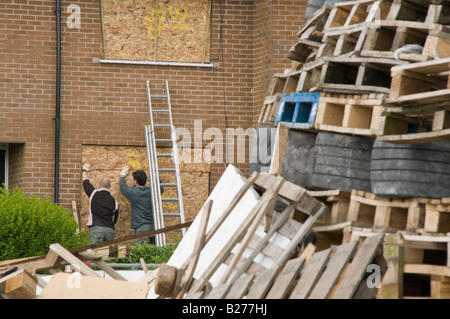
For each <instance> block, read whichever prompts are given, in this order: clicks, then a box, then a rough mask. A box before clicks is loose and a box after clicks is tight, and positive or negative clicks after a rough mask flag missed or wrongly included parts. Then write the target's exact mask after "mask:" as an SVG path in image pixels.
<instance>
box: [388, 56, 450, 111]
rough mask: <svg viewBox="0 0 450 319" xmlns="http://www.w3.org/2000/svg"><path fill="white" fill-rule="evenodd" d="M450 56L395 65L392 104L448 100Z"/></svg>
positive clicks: (389, 100)
mask: <svg viewBox="0 0 450 319" xmlns="http://www.w3.org/2000/svg"><path fill="white" fill-rule="evenodd" d="M449 70H450V58H445V59H440V60H434V61H427V62H421V63H413V64H408V65H399V66H394V67H393V68H392V70H391V75H392V85H391V91H390V94H389V99H388V100H387V101H386V103H387V104H388V105H390V106H419V105H430V104H433V103H439V102H443V101H448V99H449V97H450V82H449V74H448V71H449Z"/></svg>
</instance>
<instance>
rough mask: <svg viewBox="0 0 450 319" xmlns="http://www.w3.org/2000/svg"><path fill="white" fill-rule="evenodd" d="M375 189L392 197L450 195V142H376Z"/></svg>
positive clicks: (372, 171)
mask: <svg viewBox="0 0 450 319" xmlns="http://www.w3.org/2000/svg"><path fill="white" fill-rule="evenodd" d="M370 176H371V183H372V192H373V193H374V194H376V195H380V196H381V195H383V196H391V197H425V198H441V197H449V196H450V142H440V143H426V144H392V143H385V142H381V141H376V142H375V143H374V147H373V151H372V159H371V171H370Z"/></svg>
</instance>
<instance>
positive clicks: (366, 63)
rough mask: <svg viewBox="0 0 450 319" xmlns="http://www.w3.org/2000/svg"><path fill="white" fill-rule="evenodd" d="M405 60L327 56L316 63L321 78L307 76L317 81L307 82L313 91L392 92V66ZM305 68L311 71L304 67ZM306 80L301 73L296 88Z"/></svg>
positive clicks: (304, 69)
mask: <svg viewBox="0 0 450 319" xmlns="http://www.w3.org/2000/svg"><path fill="white" fill-rule="evenodd" d="M404 63H405V62H404V61H398V60H392V59H380V58H363V57H348V58H347V57H324V58H321V59H319V60H316V61H315V62H314V69H320V76H319V77H318V78H317V75H316V77H314V76H310V77H309V78H308V76H305V80H309V81H311V80H313V81H315V82H313V83H309V84H308V86H309V87H311V88H310V91H323V92H330V93H344V94H365V93H369V94H370V93H381V94H389V91H390V87H391V76H390V70H391V67H392V66H395V65H401V64H404ZM302 71H304V72H307V73H308V72H309V73H311V72H312V71H311V70H310V69H309V68H308V69H306V68H305V67H304V68H303V69H302ZM316 72H317V71H316ZM311 75H312V73H311ZM304 82H305V81H302V76H300V80H299V85H298V87H297V88H299V87H300V86H301V85H303V83H304ZM300 83H301V84H300ZM312 86H314V87H312Z"/></svg>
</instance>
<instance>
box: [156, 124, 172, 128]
mask: <svg viewBox="0 0 450 319" xmlns="http://www.w3.org/2000/svg"><path fill="white" fill-rule="evenodd" d="M153 126H155V127H171V126H172V125H170V124H153Z"/></svg>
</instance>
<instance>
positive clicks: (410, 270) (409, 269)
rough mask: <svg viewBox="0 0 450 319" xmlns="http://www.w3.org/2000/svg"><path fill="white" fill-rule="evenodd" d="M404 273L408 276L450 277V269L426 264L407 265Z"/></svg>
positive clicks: (404, 267)
mask: <svg viewBox="0 0 450 319" xmlns="http://www.w3.org/2000/svg"><path fill="white" fill-rule="evenodd" d="M403 272H404V273H407V274H420V275H434V276H446V277H450V267H447V266H437V265H426V264H405V265H404V266H403Z"/></svg>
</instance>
